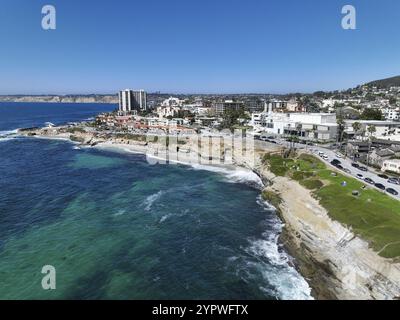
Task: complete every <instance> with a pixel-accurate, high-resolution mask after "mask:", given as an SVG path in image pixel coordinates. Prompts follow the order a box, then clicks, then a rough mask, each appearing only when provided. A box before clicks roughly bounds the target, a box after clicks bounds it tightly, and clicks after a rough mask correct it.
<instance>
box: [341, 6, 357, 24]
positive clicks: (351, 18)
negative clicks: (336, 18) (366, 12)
mask: <svg viewBox="0 0 400 320" xmlns="http://www.w3.org/2000/svg"><path fill="white" fill-rule="evenodd" d="M342 14H345V16H344V17H343V18H342V28H343V29H344V30H355V29H356V28H357V21H356V8H355V7H354V6H352V5H346V6H344V7H343V8H342Z"/></svg>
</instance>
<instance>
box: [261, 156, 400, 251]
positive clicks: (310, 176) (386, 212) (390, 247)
mask: <svg viewBox="0 0 400 320" xmlns="http://www.w3.org/2000/svg"><path fill="white" fill-rule="evenodd" d="M263 162H264V164H265V165H267V166H268V167H269V170H270V171H271V172H273V173H274V174H275V175H277V176H286V177H290V178H292V179H294V180H296V181H298V182H299V183H300V184H301V185H303V186H304V187H306V188H307V189H310V190H311V191H312V194H313V195H314V197H315V198H317V199H318V200H319V201H320V204H321V205H322V206H323V207H324V208H325V209H327V211H328V212H329V215H330V216H331V217H332V218H333V219H334V220H337V221H339V222H341V223H343V224H344V225H347V226H348V227H350V228H351V229H352V230H353V231H354V232H355V233H356V234H357V235H359V236H360V237H361V238H363V239H365V240H366V241H368V242H369V243H370V245H371V247H372V248H373V249H374V250H375V251H376V252H378V253H379V255H381V256H383V257H387V258H400V201H397V200H395V199H392V198H391V197H389V196H388V195H386V194H384V193H382V192H379V191H378V190H375V189H373V188H370V187H368V186H367V187H365V185H364V184H363V183H362V182H360V181H358V180H357V179H354V178H350V177H348V176H345V175H343V174H341V173H339V172H337V171H335V170H333V169H330V168H327V167H326V165H325V164H324V163H323V162H322V161H320V160H319V159H318V158H316V157H314V156H312V155H308V154H301V155H298V156H293V157H289V158H284V157H283V156H282V155H280V154H266V155H265V156H264V159H263ZM343 182H345V184H344V183H343Z"/></svg>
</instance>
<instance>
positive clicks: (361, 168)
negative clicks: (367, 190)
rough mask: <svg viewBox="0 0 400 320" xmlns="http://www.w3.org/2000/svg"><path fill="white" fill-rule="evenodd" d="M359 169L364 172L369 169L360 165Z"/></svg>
mask: <svg viewBox="0 0 400 320" xmlns="http://www.w3.org/2000/svg"><path fill="white" fill-rule="evenodd" d="M358 170H360V171H364V172H367V171H368V169H367V168H366V167H358Z"/></svg>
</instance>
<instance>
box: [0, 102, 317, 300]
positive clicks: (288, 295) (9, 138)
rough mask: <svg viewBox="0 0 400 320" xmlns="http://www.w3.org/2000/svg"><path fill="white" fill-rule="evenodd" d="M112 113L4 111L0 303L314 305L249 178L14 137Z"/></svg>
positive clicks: (81, 107) (24, 107) (19, 106)
mask: <svg viewBox="0 0 400 320" xmlns="http://www.w3.org/2000/svg"><path fill="white" fill-rule="evenodd" d="M115 108H116V106H115V105H104V104H44V103H41V104H40V103H39V104H36V103H35V104H34V103H29V104H27V103H0V299H310V298H311V296H310V288H309V286H308V284H307V283H306V281H305V280H304V279H303V278H302V277H301V275H300V274H299V273H298V272H297V271H296V270H295V268H294V267H293V264H292V258H291V257H290V256H289V255H288V254H287V253H286V252H285V251H284V249H283V248H282V247H281V246H280V245H279V243H278V236H279V233H280V231H281V229H282V223H281V222H280V220H279V219H278V217H277V215H276V213H275V211H274V209H273V208H272V207H270V206H269V205H268V204H266V203H264V202H263V201H262V200H261V197H260V182H259V178H258V177H257V176H256V175H254V174H252V173H249V172H244V171H229V170H225V169H212V170H211V168H207V167H201V166H185V165H180V164H156V165H151V164H149V163H147V161H146V157H145V156H144V155H141V154H133V153H126V152H125V153H124V152H117V151H113V150H105V149H101V150H100V149H96V148H81V147H78V146H76V145H74V144H72V143H70V142H68V141H61V140H47V139H37V138H22V137H18V136H15V135H14V133H15V130H16V129H18V128H23V127H33V126H43V125H44V124H45V123H46V122H51V123H54V124H63V123H68V122H75V121H80V120H85V119H91V118H93V117H94V116H95V115H96V114H97V113H100V112H105V111H111V110H113V109H115ZM45 265H51V266H54V268H55V270H56V289H55V290H44V289H43V288H42V285H41V281H42V278H43V277H44V275H43V274H42V273H41V271H42V267H43V266H45Z"/></svg>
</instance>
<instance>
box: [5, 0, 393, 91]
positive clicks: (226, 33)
mask: <svg viewBox="0 0 400 320" xmlns="http://www.w3.org/2000/svg"><path fill="white" fill-rule="evenodd" d="M46 4H51V5H54V6H55V8H56V10H57V29H56V30H49V31H45V30H43V29H42V28H41V20H42V14H41V9H42V7H43V6H44V5H46ZM346 4H352V5H353V6H355V7H356V9H357V30H343V29H342V28H341V19H342V17H343V15H342V14H341V9H342V7H343V6H344V5H346ZM2 5H3V7H2V10H1V12H0V35H1V36H2V37H3V38H4V39H9V41H8V42H7V44H6V45H4V48H3V50H1V51H0V69H1V70H2V71H1V77H0V94H1V95H16V94H25V95H36V94H56V95H60V94H65V95H68V94H111V93H113V92H117V91H118V90H120V89H124V88H127V87H130V88H138V89H140V88H143V89H146V90H147V91H148V92H157V91H160V92H163V93H177V94H179V93H181V94H185V93H198V94H203V93H204V94H207V93H209V94H235V93H271V94H273V93H276V94H284V93H295V92H300V93H311V92H314V91H319V90H323V91H331V90H343V89H348V88H351V87H355V86H357V85H360V84H363V83H366V82H370V81H374V80H378V79H383V78H388V77H392V76H396V75H398V74H400V61H399V59H398V57H399V55H400V44H399V43H398V42H397V41H395V40H394V39H395V38H396V36H397V32H396V31H397V30H400V21H399V19H398V13H399V12H400V3H399V2H398V1H394V0H383V1H377V0H371V1H368V3H367V2H365V1H361V0H353V1H351V3H348V2H345V1H340V0H332V1H329V2H328V3H326V2H321V1H317V0H304V1H301V3H299V1H295V0H283V1H278V0H269V1H261V0H260V1H258V0H249V1H246V2H244V1H239V0H231V1H228V0H220V1H218V3H215V1H211V0H205V1H201V2H200V1H199V2H194V1H190V2H189V1H184V0H171V1H168V2H166V1H160V0H149V1H146V2H143V1H140V2H139V1H126V0H116V1H113V2H101V3H98V2H96V1H85V3H82V2H80V1H77V0H70V1H61V0H50V1H46V2H44V1H40V0H32V1H29V2H26V1H24V0H14V1H4V3H2ZM398 70H399V71H398ZM397 71H398V72H397Z"/></svg>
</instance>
